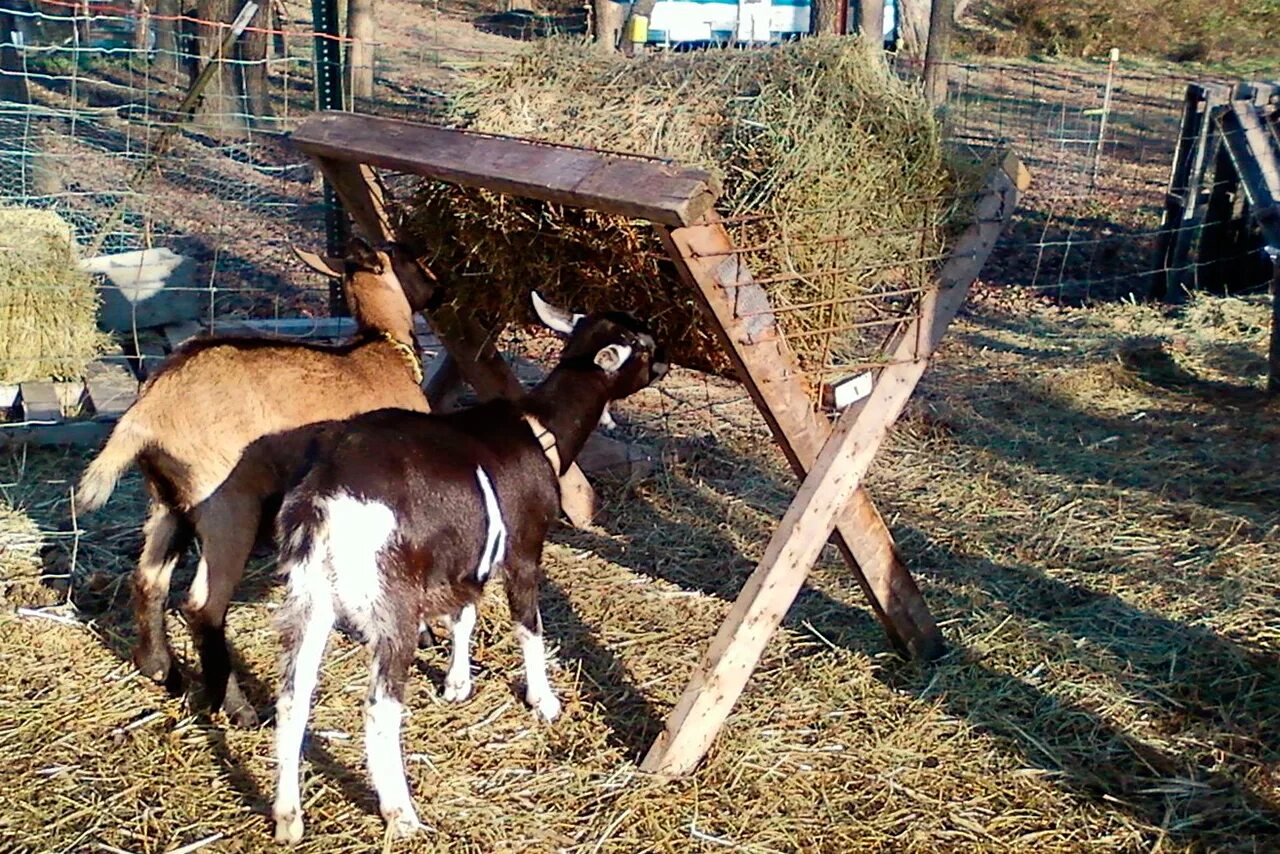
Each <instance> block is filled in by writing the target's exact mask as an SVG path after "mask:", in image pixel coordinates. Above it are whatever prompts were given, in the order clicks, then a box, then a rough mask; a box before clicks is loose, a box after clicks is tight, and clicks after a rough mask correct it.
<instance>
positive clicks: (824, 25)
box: [809, 0, 848, 35]
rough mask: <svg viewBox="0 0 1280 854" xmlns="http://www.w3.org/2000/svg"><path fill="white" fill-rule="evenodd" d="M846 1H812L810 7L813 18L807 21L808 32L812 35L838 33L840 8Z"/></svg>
mask: <svg viewBox="0 0 1280 854" xmlns="http://www.w3.org/2000/svg"><path fill="white" fill-rule="evenodd" d="M846 2H848V0H813V5H812V6H811V7H810V8H811V9H812V10H813V12H812V14H813V17H812V18H810V19H809V32H810V33H812V34H813V35H820V34H823V33H838V32H839V31H840V6H841V4H842V3H846Z"/></svg>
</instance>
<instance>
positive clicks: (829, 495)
mask: <svg viewBox="0 0 1280 854" xmlns="http://www.w3.org/2000/svg"><path fill="white" fill-rule="evenodd" d="M293 141H294V143H295V144H296V145H298V146H299V147H300V148H301V149H302V150H303V151H305V152H307V153H308V154H310V155H311V156H312V157H314V158H315V159H316V160H317V162H318V163H319V164H320V167H321V169H322V170H323V171H324V173H325V175H326V177H327V178H328V179H329V180H330V182H331V183H332V184H333V186H334V188H335V189H336V190H337V192H338V194H339V196H340V197H341V198H342V200H343V203H344V204H345V205H346V207H347V208H348V210H350V211H351V213H352V215H353V217H354V218H355V219H356V221H357V222H358V223H359V224H360V225H361V227H362V228H363V229H364V231H365V232H366V233H367V234H369V235H370V236H372V237H376V238H393V237H394V234H393V228H392V226H391V223H390V221H389V220H388V218H387V216H386V212H385V210H384V208H383V201H382V195H381V189H380V187H379V184H378V182H377V181H376V177H375V175H374V173H373V171H372V169H371V168H370V166H377V167H381V168H386V169H393V170H396V171H400V172H407V173H411V174H415V175H419V176H422V177H425V178H431V179H435V180H440V181H449V182H453V183H456V184H459V185H462V186H468V187H480V188H484V189H489V190H494V191H497V192H503V193H507V194H510V195H515V196H523V197H526V198H533V199H540V200H543V201H548V202H553V203H556V204H562V205H568V206H576V207H582V208H589V209H594V210H599V211H602V212H605V213H613V214H619V215H622V216H629V217H633V218H642V219H647V220H649V221H651V222H652V223H654V225H655V227H656V228H657V229H658V233H659V236H660V237H661V238H662V241H663V243H664V244H665V245H666V247H667V249H668V251H669V252H670V254H671V257H672V259H673V261H674V262H675V264H676V266H677V268H678V269H679V270H680V273H681V276H682V278H683V279H684V280H685V281H686V282H687V283H688V284H689V285H690V286H691V287H692V288H693V290H694V292H695V293H696V294H698V295H699V298H700V300H701V302H702V305H703V308H704V310H705V311H706V313H707V317H708V319H709V321H710V322H711V325H712V326H713V327H714V328H715V330H716V332H717V334H718V335H719V337H720V339H721V341H722V343H723V344H724V346H725V348H726V350H727V352H728V353H729V355H730V357H731V358H732V360H733V363H734V365H735V367H736V368H737V371H738V374H739V376H740V378H741V379H742V382H743V383H744V384H745V386H746V387H747V389H748V391H749V392H750V394H751V396H752V399H753V400H754V401H755V403H756V405H757V407H758V408H759V409H760V412H761V413H762V414H763V416H764V417H765V419H766V421H767V422H768V424H769V426H770V428H771V430H772V431H773V434H774V436H775V438H776V439H777V441H778V444H779V445H780V447H781V448H782V450H783V452H784V454H786V456H787V459H788V460H789V461H790V463H791V465H792V468H793V469H794V470H795V471H796V473H797V475H798V476H800V477H802V478H804V483H803V484H802V486H801V488H800V491H799V492H798V493H797V495H796V498H795V500H794V501H793V503H792V505H791V507H790V509H789V510H788V511H787V513H786V515H785V516H784V517H783V519H782V522H781V523H780V525H779V527H778V529H777V531H776V532H775V534H774V536H773V539H772V540H771V542H770V544H769V547H768V549H767V551H766V553H765V557H764V559H763V560H762V561H761V563H760V565H759V566H758V567H757V569H756V571H755V573H754V574H753V575H752V576H751V578H750V579H749V581H748V582H747V585H746V587H745V588H744V589H743V590H742V592H741V593H740V594H739V596H738V599H737V600H736V601H735V603H734V606H733V609H732V611H731V612H730V615H729V617H728V619H727V620H726V621H725V623H724V625H723V626H722V628H721V630H720V632H719V634H717V636H716V637H715V639H714V640H713V641H712V644H711V648H710V649H709V650H708V652H707V654H706V656H705V658H704V660H703V662H702V663H701V664H700V666H699V667H698V668H697V670H696V671H695V673H694V675H693V678H692V679H691V681H690V683H689V686H688V688H686V690H685V692H684V695H683V696H682V697H681V700H680V702H679V703H678V704H677V706H676V708H675V710H674V711H673V712H672V714H671V716H670V718H669V719H668V721H667V725H666V730H665V731H664V732H663V734H662V735H661V736H660V737H659V738H658V740H657V741H656V743H655V744H654V746H653V748H652V749H651V750H650V752H649V754H648V756H647V757H646V758H645V760H644V763H643V767H644V769H645V770H649V771H653V772H657V773H662V774H680V773H684V772H687V771H689V770H691V769H692V768H693V767H694V766H695V765H696V764H697V762H698V760H699V759H700V758H701V757H702V755H703V754H704V753H705V752H706V750H707V748H708V747H709V746H710V744H711V742H712V740H713V739H714V737H715V734H716V732H717V731H718V730H719V728H720V726H721V725H722V724H723V722H724V720H725V718H726V717H727V716H728V713H729V710H730V709H731V708H732V706H733V704H734V703H735V702H736V700H737V698H738V696H739V695H740V694H741V692H742V690H743V688H744V687H745V685H746V682H747V680H748V678H749V677H750V675H751V672H752V670H754V668H755V665H756V663H757V661H758V660H759V657H760V654H761V652H762V651H763V649H764V647H765V645H766V644H767V642H768V640H769V638H770V637H771V636H772V634H773V632H774V630H775V629H776V628H777V626H778V624H779V623H780V622H781V620H782V618H783V617H784V616H785V614H786V612H787V609H788V608H789V607H790V605H791V603H792V601H793V600H794V598H795V596H796V594H797V593H798V591H799V589H800V587H801V585H802V584H803V583H804V580H805V578H806V576H807V575H808V572H809V570H810V568H811V567H812V565H813V563H814V561H815V560H816V559H817V555H818V553H819V552H820V551H821V549H822V547H823V545H824V544H825V543H826V542H827V540H828V539H829V538H830V537H831V535H832V533H833V531H834V533H835V534H836V543H837V545H838V546H839V548H840V551H841V554H842V555H843V556H844V558H845V560H846V561H847V562H848V564H849V567H850V569H851V570H852V571H853V573H854V575H855V576H856V577H857V579H858V582H859V583H860V585H861V586H862V589H863V590H864V592H865V593H866V595H867V599H868V601H869V602H870V603H871V607H872V609H873V610H874V612H875V614H876V616H877V617H878V618H879V619H880V621H881V623H882V624H883V626H884V628H885V631H886V633H887V635H888V637H889V639H890V641H891V642H892V643H893V644H894V646H895V647H897V648H898V649H899V650H900V651H902V652H904V653H907V654H910V655H913V656H915V657H917V658H920V659H925V660H928V659H932V658H935V657H936V656H938V655H940V654H941V652H942V649H943V642H942V637H941V634H940V633H939V631H938V628H937V625H936V624H935V623H934V620H933V617H932V616H931V615H930V613H929V610H928V607H927V606H926V605H925V603H924V600H923V597H922V596H921V595H920V591H919V588H918V587H917V586H916V584H915V581H914V580H913V579H912V577H911V574H910V572H909V571H908V570H907V568H906V566H905V565H904V564H903V562H902V560H901V558H900V556H899V555H898V551H897V548H896V547H895V545H894V542H893V537H892V535H891V534H890V533H889V529H888V527H887V526H886V525H885V522H884V519H883V518H882V517H881V516H880V513H879V511H878V510H877V509H876V507H875V505H874V503H873V502H872V501H871V498H870V497H869V496H868V495H867V493H866V491H865V490H863V489H862V487H861V480H862V477H863V475H865V474H866V471H867V469H868V468H869V467H870V465H871V461H872V460H873V458H874V457H875V454H876V451H877V450H878V449H879V447H880V444H881V442H882V441H883V439H884V437H885V435H886V434H887V433H888V430H889V429H890V427H891V426H892V425H893V423H894V421H895V420H896V419H897V417H898V415H899V414H900V413H901V411H902V409H903V407H904V406H905V405H906V402H907V400H908V398H909V397H910V396H911V393H912V391H913V389H914V388H915V385H916V383H917V381H918V380H919V378H920V376H921V374H922V373H923V372H924V368H925V365H926V362H927V360H928V358H929V356H930V354H932V352H933V350H934V348H935V347H936V346H937V343H938V341H939V340H940V338H941V336H942V334H943V332H944V331H945V330H946V327H947V324H948V323H949V322H950V320H951V319H952V318H953V317H954V316H955V313H956V311H957V310H958V309H959V307H960V305H961V303H962V302H963V301H964V297H965V295H966V293H967V292H968V288H969V285H970V284H971V283H972V282H973V280H974V278H975V277H976V276H977V273H978V271H979V269H980V268H981V266H982V263H983V262H984V261H985V259H986V257H987V255H988V254H989V253H990V250H991V247H992V246H993V245H994V242H995V239H996V237H997V236H998V235H999V234H1000V232H1001V231H1002V230H1003V228H1004V226H1005V224H1006V223H1007V222H1008V219H1009V217H1010V215H1011V214H1012V211H1013V208H1014V206H1015V205H1016V203H1017V195H1018V192H1019V190H1020V189H1023V188H1025V186H1026V183H1027V180H1028V178H1027V174H1026V172H1025V170H1024V169H1023V168H1022V165H1021V163H1020V162H1018V161H1017V159H1016V158H1013V157H1009V158H1007V159H1006V160H1005V162H1004V163H1003V164H1002V166H1001V168H999V169H997V170H996V172H995V173H994V175H993V176H992V178H991V180H990V182H989V183H988V185H987V187H986V188H985V190H984V192H983V194H982V196H981V197H980V199H979V202H978V205H977V221H976V222H975V224H974V226H973V227H971V228H970V229H969V231H968V232H966V234H965V235H964V236H963V238H962V239H961V240H960V242H959V244H958V245H957V248H956V250H955V253H954V254H953V256H952V258H951V260H950V261H949V262H948V263H947V264H946V265H945V266H944V268H943V270H942V272H941V274H940V276H939V279H938V283H937V285H936V287H935V288H933V289H932V290H930V291H928V292H927V293H926V294H925V295H924V297H923V299H922V300H921V302H920V304H919V305H918V306H917V310H916V315H915V318H914V319H913V320H911V322H910V323H908V324H906V325H905V327H904V328H903V329H902V330H901V331H900V332H899V334H897V335H896V336H895V337H894V338H893V339H892V340H891V342H890V344H889V346H888V347H887V348H886V351H885V356H886V361H885V367H883V368H881V369H880V371H879V376H878V377H877V378H876V380H875V383H874V386H873V390H872V392H871V395H870V396H869V397H868V398H866V399H865V400H863V401H860V402H859V403H858V404H857V405H855V406H853V407H850V408H849V409H848V410H846V411H845V412H844V413H843V414H842V415H841V417H840V419H839V421H838V422H837V424H836V426H835V428H834V429H832V427H831V425H830V424H829V423H828V422H827V420H826V419H825V418H824V417H823V416H822V415H820V414H819V413H818V412H815V411H814V407H813V405H812V402H811V397H810V395H809V390H808V388H807V387H806V385H805V383H804V381H803V375H802V373H801V369H800V367H799V364H798V362H797V361H796V358H795V355H794V354H793V353H792V352H791V350H790V348H789V346H788V345H787V343H786V341H785V340H784V339H783V338H782V336H781V335H780V334H779V331H778V329H777V325H776V321H775V319H774V316H773V313H772V309H771V307H770V305H769V301H768V297H767V295H766V294H765V292H764V290H763V289H762V288H760V287H759V286H758V285H757V284H755V282H754V281H753V280H752V278H751V274H750V272H749V271H748V270H747V269H746V267H745V265H744V264H743V263H742V262H741V259H740V258H739V255H738V253H737V251H736V250H735V248H734V246H733V244H732V241H731V240H730V239H729V235H728V233H727V232H726V231H725V229H724V227H723V225H722V224H721V223H720V221H719V219H718V217H717V216H716V214H715V211H714V210H713V205H714V201H715V197H716V195H717V193H718V188H717V187H716V185H715V183H714V182H713V181H712V180H711V178H710V176H708V175H707V174H706V173H705V172H701V171H699V170H692V169H679V168H676V167H673V166H671V165H669V164H666V163H661V162H655V161H651V160H644V159H633V158H627V157H620V156H615V155H608V154H603V153H599V152H593V151H585V150H581V149H575V148H569V147H562V146H554V145H547V144H543V143H534V142H529V141H524V140H515V139H505V138H496V137H490V136H486V135H481V134H470V133H466V132H461V131H453V130H446V129H442V128H435V127H429V126H426V125H418V124H413V123H409V122H401V121H396V120H391V119H378V118H373V117H370V116H356V115H353V114H344V113H324V114H318V115H316V116H313V117H312V118H310V119H308V120H307V121H306V122H305V123H304V124H303V125H302V126H301V127H300V128H299V129H298V130H297V131H296V132H295V133H294V135H293ZM430 321H431V323H432V326H433V327H434V328H435V330H436V332H437V334H438V336H439V338H440V341H441V343H442V344H443V345H444V346H445V348H446V349H447V350H448V351H449V353H450V354H451V355H452V357H453V361H454V363H455V364H456V366H457V370H458V372H459V373H460V374H461V376H462V378H464V379H465V380H466V381H467V382H469V383H470V384H471V385H472V386H473V387H474V388H475V389H476V391H477V392H478V393H480V394H482V395H496V394H506V395H509V394H513V393H515V392H517V391H518V389H519V385H518V383H516V381H515V377H514V375H513V374H512V373H511V371H510V369H509V368H508V367H507V366H506V364H505V363H504V362H503V361H502V358H501V356H499V355H498V354H497V352H496V351H495V350H494V349H493V347H492V345H491V344H490V343H489V341H490V340H491V337H490V336H489V335H488V334H486V333H485V331H484V330H483V329H480V328H479V327H478V326H477V325H476V324H475V323H474V321H471V320H469V319H468V318H464V317H460V316H457V315H447V314H443V313H441V312H435V313H433V314H432V316H431V318H430ZM571 475H572V476H573V477H571V478H570V479H569V480H568V483H566V482H565V481H562V487H566V492H565V496H566V501H565V507H566V512H568V515H570V518H571V519H572V518H573V513H572V512H569V510H570V507H571V505H572V504H573V502H574V500H575V499H574V494H575V493H574V489H575V488H576V487H575V485H574V482H573V478H577V479H578V481H579V482H580V488H581V490H583V491H584V492H585V494H586V495H590V486H589V485H588V484H587V483H586V480H585V478H583V477H582V475H581V472H571ZM578 512H581V508H580V507H579V508H578Z"/></svg>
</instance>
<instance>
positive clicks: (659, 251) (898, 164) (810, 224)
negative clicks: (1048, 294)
mask: <svg viewBox="0 0 1280 854" xmlns="http://www.w3.org/2000/svg"><path fill="white" fill-rule="evenodd" d="M566 105H568V106H567V107H566ZM450 118H451V119H452V120H453V121H454V122H455V123H458V124H462V125H465V126H467V127H470V128H472V129H475V130H478V131H483V132H486V133H499V134H505V135H511V136H518V137H527V138H534V139H541V140H546V141H549V142H555V143H562V144H569V145H575V146H586V147H590V148H597V149H603V150H607V151H617V152H626V153H631V154H639V155H647V156H653V157H660V158H668V159H672V160H674V161H676V162H678V163H680V164H681V165H683V166H689V167H695V168H701V169H705V170H707V171H709V172H711V173H712V174H713V175H715V176H716V177H717V178H718V179H720V180H721V181H722V183H723V187H724V192H723V195H722V196H721V198H720V201H719V202H718V205H717V207H718V209H719V210H720V212H721V213H722V214H725V215H726V216H729V217H731V218H732V217H743V218H742V219H737V220H733V219H731V220H730V223H729V226H728V227H729V231H730V233H731V234H732V235H733V236H734V238H735V241H736V243H737V245H739V246H742V247H749V246H761V245H762V244H763V245H764V246H763V248H761V249H760V250H758V251H755V252H752V253H751V254H750V256H749V258H748V260H749V264H750V268H751V270H752V272H753V273H754V274H755V275H756V277H757V278H759V279H761V280H774V281H773V283H772V284H771V285H770V287H769V291H770V296H771V299H772V300H773V304H774V305H775V306H778V307H780V308H784V309H795V310H788V311H787V312H786V313H785V314H784V315H782V316H781V322H782V325H783V328H784V330H785V331H786V333H787V334H788V335H789V336H790V337H791V340H792V344H793V347H794V349H795V350H796V351H797V352H798V354H799V355H800V356H801V358H802V359H803V360H805V361H806V363H807V364H814V363H817V364H821V363H822V362H823V361H825V359H826V357H827V356H828V355H829V354H830V353H831V352H832V351H834V352H835V353H837V354H839V353H841V352H843V351H845V350H846V349H850V348H849V347H845V346H844V344H845V343H846V342H847V341H848V340H849V339H852V343H853V344H856V343H858V342H859V341H860V339H861V336H862V331H861V330H857V329H854V330H849V329H847V328H846V327H848V326H849V325H850V324H851V323H853V322H855V321H856V320H858V319H864V318H861V317H855V315H856V314H858V312H859V311H865V310H866V307H867V304H866V303H865V302H855V301H851V298H859V297H866V296H867V295H869V294H873V293H876V292H878V291H886V290H891V291H895V292H898V293H901V292H902V291H903V290H904V289H909V288H912V287H919V286H920V285H921V283H923V282H925V281H927V280H928V277H929V276H930V275H931V273H932V272H933V270H934V268H935V267H936V266H937V264H936V263H935V264H930V263H928V262H927V260H926V262H925V263H919V264H917V263H914V262H913V260H912V259H916V258H923V259H937V258H938V257H939V256H940V254H941V253H942V251H943V247H944V245H945V242H946V225H947V223H948V222H949V221H950V218H951V215H952V213H953V205H954V204H955V196H956V195H957V194H960V195H963V191H962V190H958V189H957V183H958V179H957V176H956V175H955V174H954V173H953V171H952V170H951V169H950V168H949V166H948V164H947V162H946V159H945V157H944V152H943V146H942V140H941V136H940V133H939V129H938V126H937V124H936V123H935V122H934V120H933V117H932V114H931V112H930V110H929V107H928V105H927V104H926V103H925V102H924V100H923V98H922V97H921V96H920V93H919V91H918V90H916V89H914V88H913V87H911V86H910V85H908V84H906V83H904V82H903V81H901V80H900V79H898V78H897V77H896V76H894V75H893V74H892V72H890V70H889V69H888V67H887V66H886V65H885V63H884V61H883V59H882V58H881V57H880V56H878V55H874V54H872V53H871V52H869V51H868V50H866V48H865V46H864V45H862V44H861V43H860V42H858V41H856V40H850V39H810V40H806V41H804V42H799V43H796V44H789V45H784V46H781V47H778V48H776V49H770V50H759V51H701V52H693V53H678V54H652V55H646V56H641V57H636V58H625V57H622V56H602V55H601V54H600V52H599V51H598V50H596V49H595V48H594V47H593V46H591V45H587V44H582V43H581V42H578V41H572V40H568V39H552V40H549V41H547V42H545V43H543V44H539V45H537V46H535V47H532V48H530V49H529V50H528V51H526V52H525V53H524V54H522V55H520V56H519V57H518V58H517V59H516V60H515V61H514V62H503V63H500V64H494V65H491V66H489V67H487V68H483V69H480V70H477V71H476V72H475V73H474V74H473V75H472V76H470V77H469V78H468V79H466V80H465V81H462V82H461V83H460V85H459V88H458V93H457V95H456V97H455V98H454V100H453V101H452V106H451V114H450ZM406 208H407V213H408V223H409V227H410V229H411V231H412V232H413V233H414V234H416V235H417V236H418V237H419V239H420V240H421V242H422V243H423V244H424V245H425V246H426V247H428V248H429V251H430V252H431V253H433V258H434V260H433V263H432V266H433V267H434V268H436V269H437V270H438V272H440V273H441V274H443V275H447V276H448V277H449V280H450V283H451V286H452V287H453V289H454V293H455V294H456V299H457V301H458V302H459V303H461V304H463V305H465V306H466V307H467V308H468V309H469V310H473V311H479V312H482V313H484V314H486V315H488V316H491V317H495V318H500V319H502V320H504V321H523V320H525V319H526V315H525V309H524V308H523V307H524V305H525V304H526V302H527V297H526V294H527V290H528V288H529V287H534V288H537V289H539V290H540V291H541V292H543V293H544V294H545V295H547V296H548V297H549V298H551V299H552V300H553V301H558V302H560V303H561V304H565V305H573V306H574V307H575V308H578V309H580V310H586V309H591V308H595V307H600V306H603V305H604V304H605V303H608V304H609V305H608V307H610V308H622V309H626V310H631V311H635V312H637V313H639V314H642V315H643V316H645V317H648V318H654V319H655V322H656V324H657V331H658V332H659V334H663V335H664V336H665V337H666V339H667V340H670V341H672V343H673V347H674V352H673V353H672V357H673V359H674V360H675V361H676V362H677V363H680V364H685V365H690V366H694V367H700V368H709V369H714V370H726V369H728V362H727V360H726V359H725V358H724V356H723V354H722V353H721V352H720V349H719V345H718V342H717V340H716V339H715V337H714V333H713V332H712V331H711V330H710V329H708V328H707V327H706V325H705V322H704V321H703V319H702V317H701V314H700V312H699V311H698V309H697V308H696V307H695V305H694V303H693V301H692V300H691V299H690V298H689V296H688V293H687V289H686V288H685V287H684V286H683V285H682V284H681V283H680V281H679V280H678V278H677V276H676V273H675V270H674V268H673V267H672V265H671V264H669V263H668V262H667V261H666V252H665V251H664V250H663V248H662V246H661V244H660V242H659V240H658V238H657V237H656V235H655V234H654V233H653V229H652V226H651V225H650V224H649V223H647V222H636V221H631V220H626V219H624V218H620V217H615V216H609V215H604V214H600V213H595V212H589V211H577V210H572V209H564V208H561V207H558V206H554V205H548V204H543V203H538V202H532V201H529V200H522V199H513V198H508V197H503V196H500V195H497V194H495V193H490V192H486V191H478V190H462V189H459V188H457V187H454V186H451V185H441V184H436V183H426V184H424V185H423V186H422V187H421V189H420V190H419V191H418V192H417V194H416V196H415V197H414V198H412V199H410V200H409V202H408V203H407V205H406ZM619 300H622V303H621V304H618V301H619ZM876 306H877V308H879V309H881V310H882V311H886V312H887V311H889V310H890V309H889V308H888V307H887V306H881V305H880V304H879V303H878V302H877V303H876ZM893 310H895V311H897V312H899V313H900V312H901V311H902V310H903V309H902V307H901V306H897V307H895V308H894V309H893ZM820 330H832V332H827V333H821V332H820ZM882 331H883V329H882V328H879V329H876V330H875V333H874V334H876V336H877V337H879V335H878V333H879V332H882ZM802 333H804V334H802ZM814 333H818V334H814ZM853 349H856V347H854V348H853Z"/></svg>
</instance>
